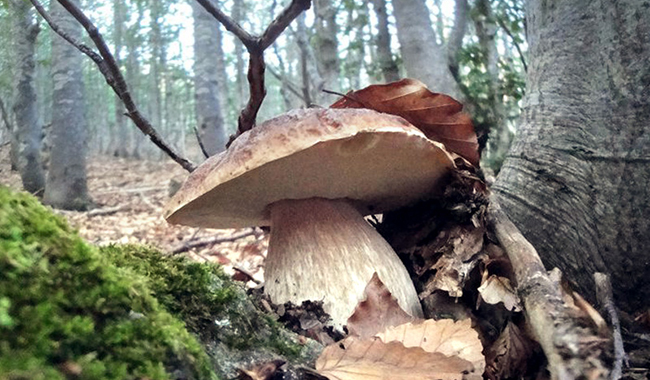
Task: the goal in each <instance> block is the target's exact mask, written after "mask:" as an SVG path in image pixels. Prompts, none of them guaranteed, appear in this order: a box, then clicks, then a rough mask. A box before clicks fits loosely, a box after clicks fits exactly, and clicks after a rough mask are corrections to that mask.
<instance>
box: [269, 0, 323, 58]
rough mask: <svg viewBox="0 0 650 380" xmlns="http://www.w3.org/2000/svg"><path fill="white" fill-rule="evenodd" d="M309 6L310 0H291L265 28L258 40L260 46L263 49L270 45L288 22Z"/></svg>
mask: <svg viewBox="0 0 650 380" xmlns="http://www.w3.org/2000/svg"><path fill="white" fill-rule="evenodd" d="M310 6H311V0H293V1H292V2H291V4H289V6H288V7H286V8H285V9H284V10H283V11H282V12H280V14H279V15H278V17H276V18H275V20H273V22H271V24H269V26H268V27H267V28H266V30H265V31H264V33H263V34H262V37H261V38H260V41H259V44H260V48H261V49H262V50H265V49H266V48H267V47H269V46H271V44H272V43H273V42H274V41H275V40H276V39H277V38H278V36H279V35H280V34H281V33H282V32H283V31H284V30H285V29H286V28H287V27H288V26H289V24H291V22H292V21H293V20H294V19H295V18H296V17H298V15H300V14H301V13H302V12H304V11H306V10H307V9H309V7H310Z"/></svg>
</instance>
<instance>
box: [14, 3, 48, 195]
mask: <svg viewBox="0 0 650 380" xmlns="http://www.w3.org/2000/svg"><path fill="white" fill-rule="evenodd" d="M11 6H12V8H13V12H14V13H13V17H12V31H13V47H14V59H15V64H16V69H15V77H14V103H13V115H14V131H13V138H12V152H13V153H14V154H15V162H16V168H17V169H18V172H19V173H20V178H21V179H22V182H23V188H24V189H25V190H26V191H29V192H30V193H37V194H42V192H43V189H44V188H45V175H44V173H43V167H42V163H41V153H40V149H41V138H42V128H41V126H40V125H39V123H38V114H37V105H36V90H35V89H34V69H35V63H34V48H35V45H36V37H37V36H38V31H39V28H38V25H36V24H34V23H33V22H32V16H31V14H30V11H29V10H30V8H31V6H30V4H29V3H28V2H26V1H20V0H12V2H11Z"/></svg>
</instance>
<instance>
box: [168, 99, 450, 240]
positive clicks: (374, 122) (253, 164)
mask: <svg viewBox="0 0 650 380" xmlns="http://www.w3.org/2000/svg"><path fill="white" fill-rule="evenodd" d="M452 166H453V161H452V159H451V157H450V156H449V154H448V153H447V152H446V151H445V150H444V148H443V146H442V145H441V144H439V143H437V142H433V141H431V140H429V139H428V138H427V137H426V136H425V135H424V134H423V133H422V132H420V130H418V129H417V128H415V127H414V126H412V125H411V124H409V123H408V122H407V121H405V120H404V119H402V118H401V117H398V116H393V115H389V114H383V113H379V112H375V111H371V110H366V109H300V110H294V111H290V112H288V113H286V114H283V115H281V116H278V117H276V118H273V119H271V120H268V121H266V122H264V123H263V124H261V125H259V126H258V127H256V128H254V129H252V130H250V131H248V132H246V133H244V134H242V135H241V136H240V137H239V138H237V139H236V140H235V141H234V143H233V144H232V145H231V146H230V148H229V149H228V150H227V151H225V152H223V153H221V154H218V155H215V156H213V157H210V158H209V159H208V160H206V161H205V162H204V163H203V164H202V165H201V166H200V167H199V168H197V169H196V170H195V171H194V172H193V173H192V174H191V175H190V176H189V178H188V179H187V181H186V182H185V183H184V184H183V186H182V187H181V189H180V190H179V191H178V193H176V195H175V196H174V197H173V198H172V199H171V201H170V202H169V203H168V205H167V208H166V210H165V217H166V219H167V221H169V222H170V223H177V224H184V225H189V226H195V227H208V228H233V227H248V226H256V225H268V224H269V222H270V219H269V215H268V212H267V211H266V208H267V206H268V205H269V204H271V203H273V202H276V201H279V200H283V199H306V198H314V197H320V198H328V199H339V198H347V199H349V200H351V201H353V203H354V205H355V206H356V207H357V208H358V209H359V211H360V212H361V213H362V214H364V215H367V214H372V213H381V212H384V211H387V210H391V209H394V208H398V207H401V206H405V205H407V204H410V203H413V202H414V201H416V200H418V199H422V198H426V197H427V196H428V195H430V194H431V192H432V190H433V189H434V188H435V187H436V184H437V183H438V182H439V181H440V180H441V179H442V178H443V177H444V176H445V174H447V173H448V172H449V170H450V169H451V168H452Z"/></svg>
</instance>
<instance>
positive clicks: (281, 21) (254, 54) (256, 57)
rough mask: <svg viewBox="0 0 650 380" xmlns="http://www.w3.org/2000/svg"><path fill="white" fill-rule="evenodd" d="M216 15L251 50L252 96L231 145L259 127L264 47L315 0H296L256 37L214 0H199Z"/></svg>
mask: <svg viewBox="0 0 650 380" xmlns="http://www.w3.org/2000/svg"><path fill="white" fill-rule="evenodd" d="M197 2H198V3H199V4H201V5H202V6H203V8H205V10H206V11H208V13H210V14H211V15H212V16H213V17H214V18H216V19H217V20H218V21H219V22H220V23H221V24H222V25H223V26H224V27H225V28H226V30H228V31H230V32H231V33H233V34H234V35H235V36H236V37H237V38H238V39H239V40H240V41H241V42H242V44H244V46H246V50H248V54H249V57H250V58H249V61H248V75H247V77H248V84H249V87H250V96H249V98H248V102H247V103H246V106H245V107H244V109H243V110H241V112H240V114H239V118H238V120H237V133H236V134H235V135H234V136H231V137H230V141H228V144H227V146H230V144H231V143H232V142H233V141H234V139H235V138H237V136H239V135H241V134H242V133H244V132H246V131H248V130H249V129H251V128H253V127H254V126H255V119H256V118H257V112H258V111H259V109H260V107H261V106H262V101H264V97H265V96H266V87H265V85H264V71H265V68H266V64H265V63H264V50H266V48H267V47H269V46H271V44H273V42H274V41H275V40H276V39H277V38H278V36H279V35H280V34H281V33H282V32H283V31H284V30H285V29H286V28H287V26H289V24H290V23H291V21H293V20H294V19H295V18H296V17H298V15H299V14H300V13H302V12H303V11H306V10H307V9H309V7H310V6H311V0H293V1H292V2H291V4H289V6H287V7H286V8H285V9H284V10H283V11H282V12H280V14H279V15H278V16H277V17H276V18H275V19H274V20H273V21H272V22H271V23H270V24H269V26H268V27H267V28H266V30H265V31H264V33H262V35H261V36H254V35H252V34H250V33H248V32H247V31H245V30H244V29H242V27H241V26H240V25H239V24H237V22H235V21H234V20H233V19H232V18H231V17H229V16H228V15H226V14H225V13H223V12H222V11H221V10H220V9H219V8H217V7H215V6H214V5H213V4H212V2H211V1H210V0H197Z"/></svg>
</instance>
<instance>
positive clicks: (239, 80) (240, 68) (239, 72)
mask: <svg viewBox="0 0 650 380" xmlns="http://www.w3.org/2000/svg"><path fill="white" fill-rule="evenodd" d="M244 6H245V4H244V0H233V5H232V18H233V20H235V22H236V23H238V24H240V25H241V23H242V18H243V14H242V13H243V12H244V10H243V8H244ZM244 51H245V50H244V44H242V42H241V40H239V38H235V68H236V72H235V75H236V77H235V84H236V85H237V99H236V100H235V104H236V105H237V111H238V112H239V110H241V109H242V108H244V106H245V105H246V102H247V100H248V99H247V98H248V87H247V84H248V82H247V81H246V73H245V71H244V70H245V66H246V65H245V61H244Z"/></svg>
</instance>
